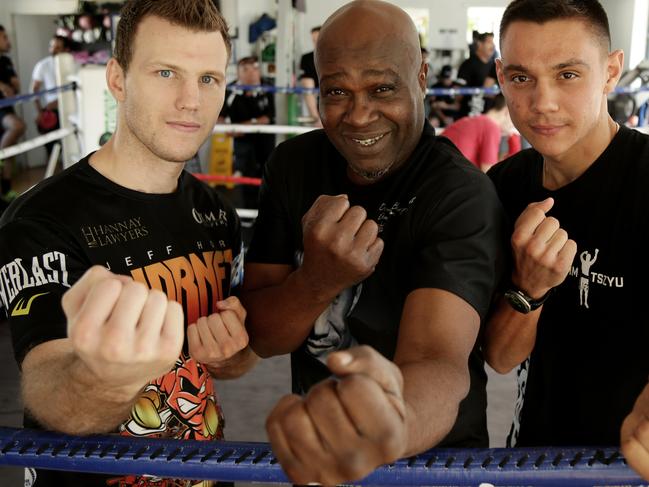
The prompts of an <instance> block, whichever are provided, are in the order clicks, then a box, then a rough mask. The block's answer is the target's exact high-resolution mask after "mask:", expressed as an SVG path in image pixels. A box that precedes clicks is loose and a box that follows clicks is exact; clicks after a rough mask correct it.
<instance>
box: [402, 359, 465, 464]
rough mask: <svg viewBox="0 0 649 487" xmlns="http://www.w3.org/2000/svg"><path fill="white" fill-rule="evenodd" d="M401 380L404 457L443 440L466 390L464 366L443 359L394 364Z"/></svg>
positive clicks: (452, 423)
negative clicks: (402, 388)
mask: <svg viewBox="0 0 649 487" xmlns="http://www.w3.org/2000/svg"><path fill="white" fill-rule="evenodd" d="M397 365H399V368H400V369H401V373H402V374H403V379H404V391H403V393H404V401H405V404H406V425H407V431H408V446H407V450H406V452H405V454H404V457H405V456H411V455H415V454H417V453H421V452H422V451H425V450H427V449H429V448H432V447H433V446H435V445H437V444H438V443H439V442H440V441H442V440H443V439H444V438H445V437H446V435H447V434H448V433H449V431H451V428H452V427H453V425H454V424H455V420H456V419H457V414H458V408H459V405H460V402H461V401H462V400H463V399H464V398H465V397H466V395H467V394H468V392H469V386H470V378H469V371H468V368H466V366H465V367H464V370H461V369H460V368H458V367H457V366H456V365H454V364H452V363H449V362H447V361H443V360H427V361H418V362H413V363H404V364H397Z"/></svg>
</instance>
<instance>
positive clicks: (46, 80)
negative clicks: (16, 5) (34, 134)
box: [31, 35, 69, 155]
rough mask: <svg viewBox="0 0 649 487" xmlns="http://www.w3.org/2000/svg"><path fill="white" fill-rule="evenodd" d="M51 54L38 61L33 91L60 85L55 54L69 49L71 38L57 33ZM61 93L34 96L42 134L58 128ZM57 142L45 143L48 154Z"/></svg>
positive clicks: (38, 125) (37, 121) (33, 80)
mask: <svg viewBox="0 0 649 487" xmlns="http://www.w3.org/2000/svg"><path fill="white" fill-rule="evenodd" d="M48 50H49V55H48V56H47V57H45V58H43V59H41V60H40V61H38V62H37V63H36V65H35V66H34V70H33V71H32V86H31V91H32V93H37V92H39V91H44V90H50V89H52V88H56V87H57V86H58V84H57V81H56V61H55V59H54V58H55V56H57V55H58V54H60V53H62V52H68V51H69V40H68V38H67V37H63V36H59V35H55V36H54V37H52V39H50V44H49V48H48ZM58 99H59V95H58V93H46V94H44V95H43V96H41V97H37V98H34V103H35V105H36V111H37V113H38V115H37V116H36V128H37V129H38V132H39V133H41V134H46V133H48V132H52V131H54V130H56V129H58V128H59V127H60V126H61V125H60V123H59V109H58V108H59V102H58ZM54 144H55V142H50V143H48V144H46V145H45V149H46V150H47V154H48V155H49V154H50V153H51V152H52V147H54Z"/></svg>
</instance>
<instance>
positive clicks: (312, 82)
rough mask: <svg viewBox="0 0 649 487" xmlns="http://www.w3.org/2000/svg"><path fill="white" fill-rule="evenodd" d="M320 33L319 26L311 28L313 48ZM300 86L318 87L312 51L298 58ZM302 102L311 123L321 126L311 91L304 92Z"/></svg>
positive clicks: (314, 98)
mask: <svg viewBox="0 0 649 487" xmlns="http://www.w3.org/2000/svg"><path fill="white" fill-rule="evenodd" d="M319 35H320V26H316V27H314V28H312V29H311V40H312V41H313V48H314V50H315V48H316V47H317V45H318V36H319ZM300 71H301V73H300V86H301V87H302V88H310V89H312V88H318V87H319V86H320V84H319V82H318V73H317V72H316V68H315V60H314V51H310V52H307V53H306V54H304V55H303V56H302V58H301V59H300ZM303 96H304V103H306V106H307V110H308V112H309V116H310V117H311V118H312V119H313V124H314V125H315V126H316V127H322V122H321V121H320V113H319V112H318V99H317V97H316V95H315V94H313V93H305V94H304V95H303Z"/></svg>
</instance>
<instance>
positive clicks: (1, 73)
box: [0, 56, 18, 98]
mask: <svg viewBox="0 0 649 487" xmlns="http://www.w3.org/2000/svg"><path fill="white" fill-rule="evenodd" d="M16 76H18V75H17V74H16V69H15V68H14V64H13V62H12V61H11V59H10V58H9V57H8V56H0V82H2V83H5V84H7V85H9V86H11V79H12V78H14V77H16ZM0 98H5V96H4V94H3V93H2V92H1V91H0Z"/></svg>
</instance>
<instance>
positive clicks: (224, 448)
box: [0, 427, 646, 487]
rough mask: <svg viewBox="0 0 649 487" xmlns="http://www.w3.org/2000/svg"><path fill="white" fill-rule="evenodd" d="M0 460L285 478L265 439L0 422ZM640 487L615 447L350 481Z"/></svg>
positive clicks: (437, 461) (436, 459) (469, 459)
mask: <svg viewBox="0 0 649 487" xmlns="http://www.w3.org/2000/svg"><path fill="white" fill-rule="evenodd" d="M0 465H17V466H24V467H35V468H43V469H52V470H66V471H70V472H92V473H103V474H115V475H134V474H147V475H154V476H159V477H167V478H187V479H202V480H221V481H231V482H264V483H289V480H288V478H287V477H286V475H285V474H284V472H283V471H282V469H281V466H280V465H279V464H278V463H277V460H276V459H275V458H274V456H273V454H272V451H271V450H270V446H269V445H268V444H266V443H248V442H232V441H196V440H163V439H144V438H127V437H123V436H117V435H115V436H105V435H104V436H102V435H92V436H85V437H80V436H71V435H62V434H56V433H52V432H47V431H34V430H21V429H14V428H1V427H0ZM485 484H486V485H489V484H491V485H494V486H496V487H498V486H512V485H519V486H523V485H525V486H535V487H555V486H557V487H558V486H562V487H563V486H565V485H570V486H572V487H595V486H603V485H609V486H612V485H620V486H621V485H629V486H631V485H634V486H641V485H646V484H644V483H643V481H642V480H641V479H640V477H638V476H637V475H636V474H635V473H634V472H633V471H632V470H631V469H629V468H628V467H627V466H626V462H625V460H624V459H623V457H622V456H621V454H620V453H619V451H618V450H617V449H615V448H597V449H596V448H519V449H506V448H491V449H441V448H440V449H432V450H429V451H427V452H424V453H422V454H420V455H416V456H413V457H410V458H406V459H402V460H398V461H397V462H395V463H393V464H391V465H385V466H382V467H379V468H378V469H376V470H375V471H374V472H373V473H371V474H370V475H368V476H367V477H365V478H364V479H363V480H361V481H358V482H354V485H376V486H387V485H391V486H395V485H429V486H435V485H437V486H449V485H455V486H475V487H477V486H478V485H485Z"/></svg>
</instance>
